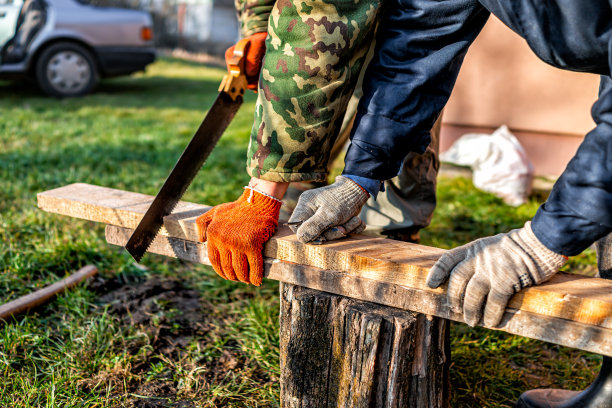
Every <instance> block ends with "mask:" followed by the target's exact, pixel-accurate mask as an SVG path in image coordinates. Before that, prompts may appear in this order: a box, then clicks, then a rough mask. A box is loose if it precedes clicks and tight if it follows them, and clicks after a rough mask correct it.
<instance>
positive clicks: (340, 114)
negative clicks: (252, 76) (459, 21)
mask: <svg viewBox="0 0 612 408" xmlns="http://www.w3.org/2000/svg"><path fill="white" fill-rule="evenodd" d="M381 1H382V0H350V1H348V0H344V1H337V0H333V1H330V0H316V1H313V0H306V1H304V0H299V1H298V0H279V1H277V2H276V3H275V5H274V7H273V9H272V12H271V15H270V18H269V21H268V38H267V41H266V55H265V58H264V61H263V66H262V71H261V75H260V79H259V89H258V97H257V104H256V109H255V120H254V124H253V129H252V131H251V137H250V143H249V151H248V158H247V171H248V172H249V174H250V175H251V176H254V177H258V178H261V179H265V180H270V181H276V182H281V181H306V180H313V181H322V180H325V179H326V177H327V163H328V161H329V157H330V152H331V150H332V146H333V145H334V143H335V141H336V139H337V136H338V132H339V131H340V127H341V125H342V120H343V118H344V116H345V111H346V107H347V104H348V101H349V99H350V97H351V95H352V94H353V91H354V89H355V85H356V83H357V79H358V77H359V74H360V72H361V70H362V67H363V65H364V60H365V56H366V53H367V51H368V49H369V47H370V44H371V42H372V40H373V36H374V30H375V26H376V21H377V14H378V11H379V8H380V5H381Z"/></svg>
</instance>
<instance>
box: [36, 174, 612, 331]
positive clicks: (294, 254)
mask: <svg viewBox="0 0 612 408" xmlns="http://www.w3.org/2000/svg"><path fill="white" fill-rule="evenodd" d="M152 200H153V197H152V196H147V195H144V194H138V193H132V192H127V191H121V190H115V189H111V188H106V187H99V186H93V185H89V184H71V185H68V186H65V187H60V188H58V189H55V190H50V191H46V192H43V193H39V194H38V205H39V207H40V208H41V209H43V210H45V211H48V212H53V213H58V214H63V215H68V216H71V217H77V218H83V219H87V220H91V221H97V222H102V223H105V224H109V225H115V226H120V227H124V228H129V229H134V228H135V227H136V226H137V225H138V222H139V221H140V219H141V217H142V216H143V214H144V213H145V211H146V210H147V208H148V206H149V204H150V203H151V202H152ZM208 208H209V207H207V206H204V205H200V204H194V203H186V202H181V203H179V205H178V206H177V209H176V210H175V211H174V212H173V214H172V215H170V216H168V217H166V219H165V221H164V229H163V230H162V231H161V235H166V236H171V237H174V238H179V239H183V240H185V241H197V231H196V226H195V218H196V217H197V216H198V215H200V214H202V213H203V212H204V211H206V210H207V209H208ZM442 253H444V250H442V249H438V248H431V247H426V246H423V245H415V244H409V243H405V242H399V241H393V240H388V239H383V238H373V237H367V236H355V237H350V238H346V239H343V240H339V241H334V242H330V243H326V244H325V245H307V244H302V243H301V242H299V241H298V240H297V238H296V237H295V235H294V234H293V233H292V232H291V231H290V230H289V229H288V228H287V227H282V226H281V227H280V228H279V231H278V232H277V234H276V235H275V236H274V237H273V238H272V239H271V240H270V241H269V242H268V244H267V245H266V247H265V250H264V255H265V256H266V257H268V258H271V259H279V260H282V261H288V262H293V263H296V264H300V265H306V266H313V267H316V268H320V269H325V270H333V271H340V272H348V273H350V275H351V276H354V277H360V278H364V279H367V280H368V281H375V282H381V283H387V284H394V285H399V286H405V287H408V288H412V289H415V290H419V291H422V292H423V293H430V294H432V295H440V294H443V293H444V292H445V290H446V287H445V286H443V287H441V288H438V289H430V288H428V287H427V285H426V284H425V279H426V276H427V273H428V271H429V269H430V268H431V266H432V265H433V264H434V262H435V261H436V260H437V259H438V257H439V256H440V255H441V254H442ZM338 284H339V285H342V287H343V288H344V289H343V290H344V291H345V292H344V293H338V291H332V293H338V294H343V295H346V296H351V290H352V289H351V288H350V287H349V286H347V285H344V283H343V282H339V283H338ZM304 286H308V285H304ZM308 287H310V286H308ZM509 307H510V308H512V309H516V310H521V311H524V312H529V313H535V314H538V315H542V316H549V317H558V318H561V319H567V320H572V321H575V322H580V323H584V324H587V325H594V326H599V327H604V328H608V329H612V281H608V280H603V279H596V278H588V277H584V276H577V275H569V274H563V273H559V274H557V275H556V276H555V277H553V279H551V280H550V281H549V282H546V283H544V284H543V285H539V286H535V287H531V288H527V289H525V290H523V291H521V292H519V293H518V294H517V295H515V296H514V297H513V298H512V299H511V301H510V303H509ZM411 310H416V311H420V310H419V309H418V308H416V309H414V308H413V309H411ZM424 313H427V312H424Z"/></svg>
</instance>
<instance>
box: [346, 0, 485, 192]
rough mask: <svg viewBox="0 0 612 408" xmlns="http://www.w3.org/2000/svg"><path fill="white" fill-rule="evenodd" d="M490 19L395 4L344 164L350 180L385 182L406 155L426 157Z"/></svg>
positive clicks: (421, 3) (412, 0) (474, 9)
mask: <svg viewBox="0 0 612 408" xmlns="http://www.w3.org/2000/svg"><path fill="white" fill-rule="evenodd" d="M488 16H489V12H488V11H487V10H485V9H484V8H483V7H482V6H481V5H480V3H479V2H478V1H475V0H454V1H434V0H406V1H404V0H392V1H390V2H389V3H387V7H386V8H385V10H384V12H383V13H382V14H381V23H380V25H379V28H378V31H377V34H376V50H375V53H374V57H373V59H372V62H371V63H370V65H369V66H368V69H367V71H366V75H365V77H364V83H363V92H364V95H363V98H362V99H361V102H360V103H359V107H358V112H357V117H356V119H355V124H354V126H353V132H352V135H351V145H350V147H349V149H348V152H347V154H346V158H345V169H344V173H345V174H352V175H356V176H362V177H368V178H372V179H377V180H387V179H391V178H393V177H395V176H396V175H397V173H398V171H399V169H400V167H401V164H402V160H403V159H404V157H405V155H406V154H407V153H408V152H409V151H415V152H418V153H422V152H424V151H425V149H426V148H427V146H428V145H429V143H430V140H431V139H430V130H431V128H432V126H433V125H434V123H435V121H436V119H437V118H438V116H439V115H440V112H441V111H442V109H443V107H444V105H445V104H446V102H447V101H448V98H449V96H450V93H451V90H452V89H453V86H454V84H455V81H456V78H457V75H458V73H459V68H460V67H461V64H462V62H463V58H464V56H465V54H466V52H467V50H468V47H469V46H470V44H471V43H472V42H473V41H474V39H475V38H476V36H477V35H478V33H479V32H480V30H481V29H482V27H483V26H484V24H485V22H486V20H487V18H488Z"/></svg>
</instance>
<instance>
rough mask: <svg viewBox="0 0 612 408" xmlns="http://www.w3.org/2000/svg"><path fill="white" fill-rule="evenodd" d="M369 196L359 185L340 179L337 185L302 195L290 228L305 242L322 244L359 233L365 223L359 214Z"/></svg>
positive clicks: (343, 178)
mask: <svg viewBox="0 0 612 408" xmlns="http://www.w3.org/2000/svg"><path fill="white" fill-rule="evenodd" d="M369 196H370V195H369V194H368V193H367V192H366V191H365V190H364V189H363V188H362V187H361V186H360V185H359V184H357V183H355V182H354V181H352V180H351V179H348V178H346V177H343V176H338V177H336V182H335V183H334V184H332V185H330V186H326V187H321V188H315V189H313V190H309V191H306V192H304V193H302V195H300V198H299V199H298V203H297V206H296V207H295V210H294V211H293V214H292V215H291V218H289V222H288V224H289V227H290V228H291V230H292V231H293V232H295V233H296V235H297V237H298V239H299V240H300V241H301V242H305V243H307V242H314V243H322V242H324V241H331V240H334V239H339V238H343V237H345V236H347V235H348V234H350V233H355V234H356V233H359V232H361V231H363V230H364V229H365V224H364V223H363V221H361V219H360V218H359V217H358V214H359V211H361V207H363V205H364V204H365V203H366V201H368V197H369Z"/></svg>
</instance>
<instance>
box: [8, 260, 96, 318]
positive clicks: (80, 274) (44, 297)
mask: <svg viewBox="0 0 612 408" xmlns="http://www.w3.org/2000/svg"><path fill="white" fill-rule="evenodd" d="M97 273H98V268H96V267H95V266H93V265H87V266H84V267H82V268H81V269H79V270H78V271H77V272H75V273H73V274H72V275H70V276H68V277H66V278H64V279H62V280H61V281H59V282H56V283H54V284H52V285H49V286H47V287H45V288H42V289H40V290H37V291H36V292H34V293H30V294H29V295H25V296H22V297H20V298H18V299H15V300H13V301H11V302H8V303H6V304H4V305H2V306H0V320H8V319H9V318H10V317H11V316H15V315H16V314H19V313H22V312H25V311H27V310H30V309H32V308H33V307H36V306H38V305H41V304H43V303H45V302H47V301H48V300H50V299H52V298H53V297H54V296H56V295H58V294H60V293H62V292H63V291H65V290H66V289H68V288H71V287H72V286H74V285H76V284H78V283H79V282H82V281H83V280H85V279H87V278H89V277H90V276H94V275H95V274H97Z"/></svg>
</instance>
